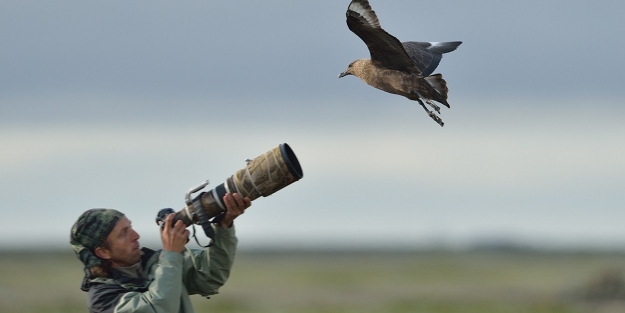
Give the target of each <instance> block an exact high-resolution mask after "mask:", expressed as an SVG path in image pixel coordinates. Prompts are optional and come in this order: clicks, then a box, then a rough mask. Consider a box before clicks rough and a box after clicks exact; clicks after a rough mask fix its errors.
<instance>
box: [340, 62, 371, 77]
mask: <svg viewBox="0 0 625 313" xmlns="http://www.w3.org/2000/svg"><path fill="white" fill-rule="evenodd" d="M367 61H368V60H367V59H359V60H356V61H354V62H352V63H350V64H349V66H347V69H346V70H345V71H344V72H343V73H341V74H339V78H341V77H343V76H347V75H354V76H358V77H360V73H362V72H363V67H364V66H365V63H367Z"/></svg>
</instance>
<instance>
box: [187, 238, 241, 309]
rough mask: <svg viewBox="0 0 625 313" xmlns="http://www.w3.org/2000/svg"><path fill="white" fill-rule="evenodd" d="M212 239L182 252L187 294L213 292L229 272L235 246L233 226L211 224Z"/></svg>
mask: <svg viewBox="0 0 625 313" xmlns="http://www.w3.org/2000/svg"><path fill="white" fill-rule="evenodd" d="M213 243H214V244H213V246H211V247H209V248H205V249H187V250H186V251H185V252H184V268H183V282H184V285H185V287H186V288H187V291H188V292H189V294H190V295H192V294H200V295H202V296H205V297H206V296H209V295H214V294H217V292H218V290H219V288H220V287H221V286H223V285H224V284H225V283H226V280H227V279H228V276H229V275H230V270H231V268H232V264H233V262H234V255H235V252H236V247H237V238H236V235H235V230H234V226H232V227H230V228H227V229H224V228H221V227H219V226H215V239H214V241H213Z"/></svg>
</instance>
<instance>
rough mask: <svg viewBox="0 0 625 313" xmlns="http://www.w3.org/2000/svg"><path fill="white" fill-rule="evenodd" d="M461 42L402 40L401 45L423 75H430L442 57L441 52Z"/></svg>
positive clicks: (450, 49)
mask: <svg viewBox="0 0 625 313" xmlns="http://www.w3.org/2000/svg"><path fill="white" fill-rule="evenodd" d="M461 43H462V41H452V42H416V41H410V42H404V43H402V45H403V46H404V49H405V50H406V52H407V53H408V55H409V56H410V59H411V60H412V63H414V65H415V66H416V67H417V68H418V69H419V70H420V71H421V72H422V75H423V76H430V75H431V74H432V73H433V72H434V70H435V69H436V67H437V66H438V64H439V63H440V61H441V58H442V57H443V53H447V52H451V51H454V50H456V48H457V47H458V46H459V45H460V44H461Z"/></svg>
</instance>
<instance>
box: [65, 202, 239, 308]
mask: <svg viewBox="0 0 625 313" xmlns="http://www.w3.org/2000/svg"><path fill="white" fill-rule="evenodd" d="M223 200H224V203H225V204H226V208H227V210H226V212H225V213H224V214H223V215H222V216H221V218H220V219H219V221H218V222H217V224H216V225H214V226H213V228H214V229H215V236H214V240H213V245H212V246H211V247H210V248H205V249H187V248H185V245H186V243H187V241H188V236H189V231H188V230H187V229H186V226H185V224H184V223H183V222H182V221H176V223H173V219H174V215H175V214H170V215H168V216H167V218H166V219H165V227H163V229H162V230H161V240H162V243H163V249H162V250H158V251H154V250H150V249H147V248H142V249H139V241H138V240H139V234H138V233H137V232H135V231H134V230H133V229H132V225H131V222H130V220H129V219H128V218H127V217H126V216H124V214H123V213H121V212H119V211H116V210H113V209H92V210H88V211H86V212H85V213H83V214H82V215H81V216H80V217H79V218H78V220H77V221H76V223H75V224H74V226H73V227H72V231H71V238H70V243H71V244H72V246H73V248H74V252H76V255H77V257H78V258H79V259H80V260H81V261H82V262H83V264H84V265H85V278H84V279H83V283H82V286H81V289H82V290H84V291H88V292H89V298H88V305H89V312H92V313H125V312H154V313H160V312H168V313H170V312H183V313H188V312H194V311H193V307H192V305H191V300H190V298H189V295H192V294H200V295H202V296H206V297H208V296H209V295H213V294H216V293H217V292H218V289H219V287H221V286H223V284H224V283H225V282H226V280H227V279H228V276H229V274H230V269H231V268H232V263H233V261H234V254H235V250H236V245H237V238H236V236H235V232H234V227H233V221H234V219H235V218H237V216H239V215H241V214H243V212H244V211H245V209H246V208H248V207H249V206H250V205H251V201H250V199H249V198H244V199H243V198H241V196H240V195H239V194H236V193H233V194H231V193H227V194H226V195H225V196H224V198H223ZM172 224H173V225H172Z"/></svg>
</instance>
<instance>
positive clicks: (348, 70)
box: [339, 62, 354, 78]
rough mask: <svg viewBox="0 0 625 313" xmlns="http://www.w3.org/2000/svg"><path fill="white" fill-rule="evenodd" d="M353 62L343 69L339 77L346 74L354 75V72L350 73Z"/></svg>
mask: <svg viewBox="0 0 625 313" xmlns="http://www.w3.org/2000/svg"><path fill="white" fill-rule="evenodd" d="M353 65H354V62H352V63H351V64H350V65H349V66H348V67H347V69H346V70H345V71H343V73H341V74H339V78H341V77H343V76H347V75H354V73H352V68H353V67H354V66H353Z"/></svg>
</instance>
